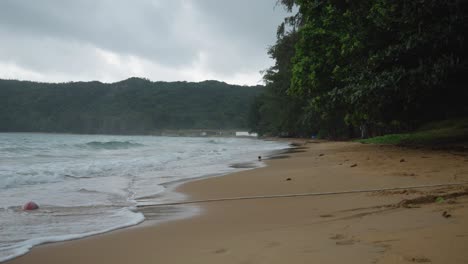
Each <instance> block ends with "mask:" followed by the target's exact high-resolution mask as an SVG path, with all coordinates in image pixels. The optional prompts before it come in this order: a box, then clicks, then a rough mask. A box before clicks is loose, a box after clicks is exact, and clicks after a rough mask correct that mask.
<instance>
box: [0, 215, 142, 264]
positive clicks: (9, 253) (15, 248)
mask: <svg viewBox="0 0 468 264" xmlns="http://www.w3.org/2000/svg"><path fill="white" fill-rule="evenodd" d="M123 210H127V212H125V213H128V212H130V211H128V209H121V211H120V212H119V211H118V212H117V214H121V213H122V212H123ZM131 213H132V214H134V218H133V219H132V220H131V221H128V222H127V223H125V224H122V225H117V226H110V227H108V228H106V229H101V230H99V231H94V232H87V233H81V234H67V235H57V236H45V237H39V238H33V239H28V240H25V241H22V242H20V243H18V244H14V245H11V246H9V247H4V248H3V249H2V251H0V262H3V261H7V260H10V259H13V258H16V257H19V256H21V255H24V254H26V253H27V252H28V251H29V250H30V249H31V248H32V247H34V246H37V245H40V244H45V243H52V242H61V241H67V240H73V239H79V238H83V237H87V236H92V235H97V234H102V233H106V232H110V231H113V230H116V229H120V228H125V227H129V226H133V225H136V224H139V223H141V222H143V221H144V220H145V217H144V216H143V214H142V213H138V212H131Z"/></svg>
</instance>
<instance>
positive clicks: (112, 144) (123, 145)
mask: <svg viewBox="0 0 468 264" xmlns="http://www.w3.org/2000/svg"><path fill="white" fill-rule="evenodd" d="M84 145H85V146H87V147H91V148H94V149H128V148H134V147H141V146H144V145H143V144H138V143H133V142H130V141H107V142H100V141H91V142H88V143H86V144H84Z"/></svg>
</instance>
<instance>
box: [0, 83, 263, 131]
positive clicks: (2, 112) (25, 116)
mask: <svg viewBox="0 0 468 264" xmlns="http://www.w3.org/2000/svg"><path fill="white" fill-rule="evenodd" d="M262 90H263V86H253V87H251V86H239V85H230V84H227V83H224V82H218V81H204V82H198V83H193V82H151V81H149V80H146V79H141V78H130V79H127V80H124V81H121V82H116V83H110V84H106V83H101V82H70V83H38V82H29V81H16V80H0V132H61V133H87V134H149V133H154V132H156V131H158V130H178V129H199V128H200V129H216V130H219V129H236V128H246V127H247V115H248V112H249V107H250V105H251V104H252V103H253V100H254V97H255V96H258V95H259V94H260V93H261V92H262Z"/></svg>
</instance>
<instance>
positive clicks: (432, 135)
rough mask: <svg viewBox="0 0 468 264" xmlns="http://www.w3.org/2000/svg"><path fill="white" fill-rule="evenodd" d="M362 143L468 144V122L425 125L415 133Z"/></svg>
mask: <svg viewBox="0 0 468 264" xmlns="http://www.w3.org/2000/svg"><path fill="white" fill-rule="evenodd" d="M359 142H361V143H371V144H394V145H417V146H420V145H446V144H453V143H460V142H462V143H463V142H464V143H466V142H468V120H466V119H465V120H446V121H441V122H433V123H429V124H426V125H424V126H423V127H422V128H421V129H420V130H418V131H416V132H413V133H404V134H389V135H385V136H379V137H374V138H369V139H362V140H359Z"/></svg>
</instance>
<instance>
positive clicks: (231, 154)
mask: <svg viewBox="0 0 468 264" xmlns="http://www.w3.org/2000/svg"><path fill="white" fill-rule="evenodd" d="M89 142H113V143H112V147H108V148H102V147H98V148H95V147H83V146H87V145H86V144H87V143H89ZM115 142H123V143H122V144H120V143H115ZM126 142H127V143H126ZM128 142H131V144H128ZM94 145H96V144H94ZM114 145H116V146H118V147H114ZM127 145H128V148H127ZM286 147H287V145H286V143H281V142H266V141H259V140H253V139H239V138H167V137H151V136H103V135H101V136H97V135H96V136H95V135H49V134H15V133H10V134H8V133H7V134H2V133H0V208H4V210H2V209H0V230H1V234H0V259H1V260H6V259H10V258H11V256H13V255H14V256H17V255H20V254H24V253H25V252H27V250H29V248H30V247H32V246H34V245H37V244H40V243H46V242H47V243H48V242H55V241H63V240H68V239H75V238H80V237H83V236H88V235H93V234H98V233H102V232H107V231H109V230H114V229H116V228H121V227H126V226H129V225H134V224H136V223H139V222H141V221H143V216H142V215H141V214H139V217H140V218H135V217H136V216H135V214H136V213H134V212H132V211H131V210H130V208H132V207H135V206H136V205H152V204H157V203H163V202H171V201H178V200H182V199H183V196H182V195H180V194H176V193H173V192H172V191H171V190H172V187H169V188H168V189H169V191H165V190H166V187H165V186H166V185H167V184H168V183H171V182H182V181H185V180H187V179H193V178H198V177H203V176H206V175H213V174H217V175H220V174H226V173H231V172H235V171H239V170H243V169H246V168H231V167H229V165H230V164H235V163H245V162H252V163H254V164H255V165H257V166H263V165H264V164H263V163H262V162H258V161H257V160H256V159H257V156H258V155H264V154H265V152H268V151H273V150H277V149H284V148H286ZM170 186H174V184H171V185H170ZM29 200H32V201H35V202H36V203H38V204H39V206H40V207H41V209H40V210H38V211H37V212H36V211H35V212H31V213H24V212H21V211H19V210H17V208H20V207H21V205H23V204H24V203H25V202H27V201H29ZM15 208H16V209H15ZM121 210H123V211H121ZM119 212H126V213H124V214H123V215H122V216H121V217H117V218H114V216H115V214H116V213H119ZM187 212H188V213H187V214H185V216H187V215H191V214H193V210H192V211H189V210H187ZM189 212H191V213H189ZM178 215H180V214H178ZM182 215H183V214H182ZM164 217H166V216H164ZM166 218H167V217H166ZM64 219H66V221H65V220H64ZM94 220H95V222H93V221H94ZM90 226H91V227H93V228H95V229H93V230H89V227H90ZM18 241H19V242H18Z"/></svg>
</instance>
